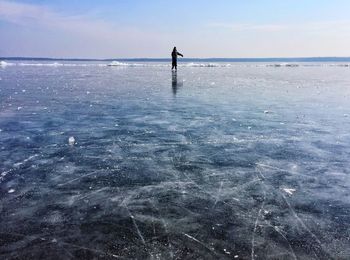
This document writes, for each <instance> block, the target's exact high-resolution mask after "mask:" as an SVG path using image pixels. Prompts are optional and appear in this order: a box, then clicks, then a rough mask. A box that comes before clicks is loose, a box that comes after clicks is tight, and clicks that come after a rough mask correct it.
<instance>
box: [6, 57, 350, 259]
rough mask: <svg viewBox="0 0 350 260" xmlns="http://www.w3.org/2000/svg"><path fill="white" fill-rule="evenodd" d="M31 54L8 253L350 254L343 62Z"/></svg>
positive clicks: (19, 77) (14, 141) (9, 208)
mask: <svg viewBox="0 0 350 260" xmlns="http://www.w3.org/2000/svg"><path fill="white" fill-rule="evenodd" d="M20 63H21V62H16V63H15V65H16V66H6V68H3V69H0V78H1V79H2V80H1V81H0V91H1V92H0V94H1V103H0V106H1V110H0V129H1V131H0V154H1V160H0V193H1V194H0V198H1V199H0V201H1V203H0V258H1V259H27V258H28V259H29V258H31V259H73V258H77V259H100V258H101V259H114V258H124V259H125V258H126V259H233V258H234V259H332V258H333V259H349V258H350V242H349V241H350V205H349V204H350V193H349V188H350V177H349V169H350V167H349V166H350V165H349V162H350V159H349V158H350V134H349V129H350V118H349V116H345V115H349V114H350V102H349V101H350V100H349V99H350V89H349V84H350V73H349V68H348V67H346V66H343V65H344V64H343V65H342V64H335V65H334V66H333V65H330V64H318V65H317V66H311V65H310V66H308V65H307V64H299V65H298V66H294V67H292V66H287V65H283V66H282V65H281V66H271V64H262V63H258V64H253V63H251V64H231V66H227V64H220V63H219V64H218V66H197V65H196V64H195V65H188V64H181V67H180V68H179V70H178V72H177V73H172V72H171V71H170V68H169V64H156V63H150V64H144V65H143V66H129V65H128V66H114V67H113V66H107V65H108V63H105V64H101V63H93V62H92V63H69V65H66V63H64V62H62V64H63V65H62V66H61V65H54V63H50V64H51V65H42V64H44V63H39V64H41V65H35V66H32V65H30V64H29V65H26V66H24V65H20ZM22 63H23V64H24V63H26V62H22ZM26 64H28V62H27V63H26ZM67 64H68V63H67ZM213 82H215V84H212V83H213ZM22 90H25V91H22ZM19 107H21V108H22V109H18V108H19ZM69 137H74V141H73V142H72V143H74V146H71V145H69V143H71V142H69V139H70V138H69ZM76 140H78V142H76ZM12 190H13V192H10V191H12Z"/></svg>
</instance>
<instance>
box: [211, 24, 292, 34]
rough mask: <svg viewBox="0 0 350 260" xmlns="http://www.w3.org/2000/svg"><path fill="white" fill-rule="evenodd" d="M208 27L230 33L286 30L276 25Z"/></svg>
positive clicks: (218, 25) (217, 25)
mask: <svg viewBox="0 0 350 260" xmlns="http://www.w3.org/2000/svg"><path fill="white" fill-rule="evenodd" d="M209 27H213V28H223V29H229V30H232V31H260V32H272V31H282V30H286V29H288V27H287V26H285V25H278V24H235V23H210V24H209Z"/></svg>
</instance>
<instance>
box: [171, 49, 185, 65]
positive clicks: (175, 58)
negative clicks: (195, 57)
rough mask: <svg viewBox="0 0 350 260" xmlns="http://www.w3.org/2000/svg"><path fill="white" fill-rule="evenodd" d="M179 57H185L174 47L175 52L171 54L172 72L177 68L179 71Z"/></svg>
mask: <svg viewBox="0 0 350 260" xmlns="http://www.w3.org/2000/svg"><path fill="white" fill-rule="evenodd" d="M177 55H179V56H181V57H183V55H182V54H181V53H180V52H177V50H176V47H174V49H173V52H172V53H171V58H172V60H173V62H172V67H171V70H173V69H174V68H175V70H177Z"/></svg>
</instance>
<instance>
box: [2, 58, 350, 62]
mask: <svg viewBox="0 0 350 260" xmlns="http://www.w3.org/2000/svg"><path fill="white" fill-rule="evenodd" d="M0 60H3V61H6V60H7V61H9V60H11V61H13V60H19V61H106V62H110V61H122V62H170V61H171V59H168V58H114V59H81V58H36V57H0ZM180 61H181V62H350V57H299V58H183V59H181V60H180Z"/></svg>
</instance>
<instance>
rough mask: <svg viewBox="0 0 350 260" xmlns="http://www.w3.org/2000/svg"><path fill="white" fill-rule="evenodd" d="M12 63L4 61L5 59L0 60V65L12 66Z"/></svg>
mask: <svg viewBox="0 0 350 260" xmlns="http://www.w3.org/2000/svg"><path fill="white" fill-rule="evenodd" d="M13 65H15V64H14V63H10V62H6V61H0V67H3V68H4V67H7V66H13Z"/></svg>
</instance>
